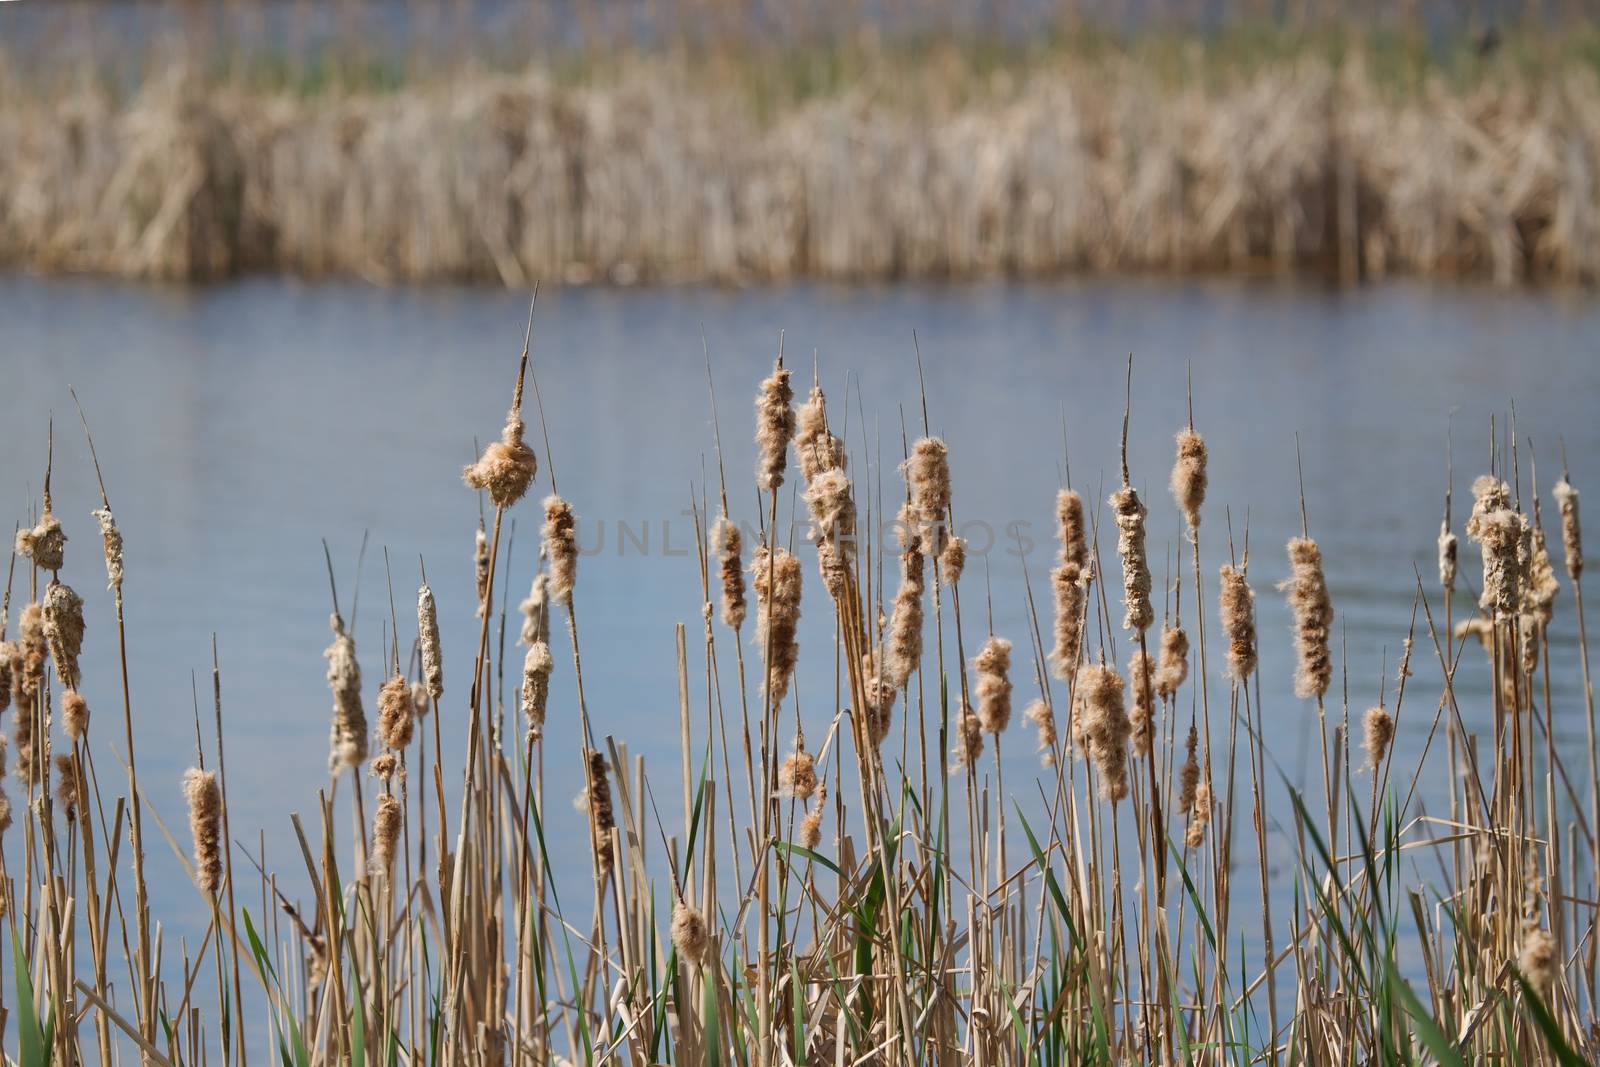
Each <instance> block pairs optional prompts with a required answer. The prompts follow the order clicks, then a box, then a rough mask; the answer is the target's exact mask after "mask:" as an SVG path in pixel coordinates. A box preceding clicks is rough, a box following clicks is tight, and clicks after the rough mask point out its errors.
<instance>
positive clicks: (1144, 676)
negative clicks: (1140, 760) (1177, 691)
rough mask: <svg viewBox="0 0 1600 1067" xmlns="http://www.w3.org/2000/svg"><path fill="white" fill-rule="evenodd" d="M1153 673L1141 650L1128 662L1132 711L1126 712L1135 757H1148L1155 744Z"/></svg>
mask: <svg viewBox="0 0 1600 1067" xmlns="http://www.w3.org/2000/svg"><path fill="white" fill-rule="evenodd" d="M1154 683H1155V671H1154V670H1153V669H1152V668H1151V663H1150V656H1149V654H1148V653H1147V652H1145V650H1144V649H1142V648H1136V649H1134V650H1133V656H1132V658H1130V659H1129V660H1128V687H1129V688H1130V689H1131V690H1133V710H1132V711H1130V712H1128V727H1129V736H1130V738H1131V740H1132V741H1133V751H1134V754H1135V755H1139V756H1148V755H1150V750H1151V748H1153V747H1154V744H1155V733H1156V731H1155V719H1156V701H1155V684H1154Z"/></svg>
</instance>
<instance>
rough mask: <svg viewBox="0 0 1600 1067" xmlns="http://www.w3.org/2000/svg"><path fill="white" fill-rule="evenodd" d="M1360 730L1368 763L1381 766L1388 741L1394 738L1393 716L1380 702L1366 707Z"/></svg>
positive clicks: (1386, 751) (1386, 752)
mask: <svg viewBox="0 0 1600 1067" xmlns="http://www.w3.org/2000/svg"><path fill="white" fill-rule="evenodd" d="M1362 732H1363V734H1364V735H1365V736H1364V743H1363V746H1362V747H1363V748H1365V749H1366V753H1367V763H1368V765H1369V766H1371V767H1373V768H1377V767H1380V766H1382V764H1383V758H1384V757H1385V756H1387V755H1388V754H1389V743H1390V742H1391V741H1393V740H1394V718H1393V717H1392V716H1391V715H1390V714H1389V712H1388V710H1387V709H1386V708H1384V706H1383V705H1382V704H1379V705H1378V706H1377V707H1373V708H1368V709H1367V716H1366V720H1365V721H1364V723H1363V730H1362Z"/></svg>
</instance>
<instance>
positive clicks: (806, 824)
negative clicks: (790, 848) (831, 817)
mask: <svg viewBox="0 0 1600 1067" xmlns="http://www.w3.org/2000/svg"><path fill="white" fill-rule="evenodd" d="M826 796H827V789H826V788H825V787H819V788H818V790H817V802H816V803H815V804H813V805H812V806H811V808H810V810H809V811H807V812H806V815H805V818H803V819H801V820H800V832H799V838H800V847H801V848H810V849H815V848H816V847H817V846H818V845H820V844H821V843H822V802H823V800H824V799H825V797H826Z"/></svg>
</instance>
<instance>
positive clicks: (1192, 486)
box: [1172, 427, 1206, 531]
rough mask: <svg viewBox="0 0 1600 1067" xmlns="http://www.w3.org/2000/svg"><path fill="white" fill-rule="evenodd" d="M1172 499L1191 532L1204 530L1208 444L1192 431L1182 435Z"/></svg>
mask: <svg viewBox="0 0 1600 1067" xmlns="http://www.w3.org/2000/svg"><path fill="white" fill-rule="evenodd" d="M1172 498H1173V499H1174V500H1176V501H1177V502H1178V509H1179V510H1180V511H1182V512H1183V517H1184V520H1185V521H1187V522H1188V524H1189V529H1190V530H1191V531H1194V530H1198V529H1199V528H1200V505H1202V504H1204V503H1205V500H1206V443H1205V440H1204V439H1202V438H1201V436H1200V435H1199V434H1197V433H1195V432H1194V429H1193V428H1192V427H1186V428H1184V429H1183V430H1180V431H1179V432H1178V461H1177V462H1176V463H1175V464H1173V467H1172Z"/></svg>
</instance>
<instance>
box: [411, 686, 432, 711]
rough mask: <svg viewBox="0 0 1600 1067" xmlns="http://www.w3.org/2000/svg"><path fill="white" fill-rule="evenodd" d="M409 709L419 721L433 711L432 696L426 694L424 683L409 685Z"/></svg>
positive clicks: (426, 687)
mask: <svg viewBox="0 0 1600 1067" xmlns="http://www.w3.org/2000/svg"><path fill="white" fill-rule="evenodd" d="M411 707H412V712H411V713H412V714H413V715H414V716H416V717H417V718H419V719H420V718H422V717H423V716H424V715H426V714H428V712H430V711H432V710H433V694H432V693H429V692H428V686H427V685H426V683H423V682H412V683H411Z"/></svg>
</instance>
